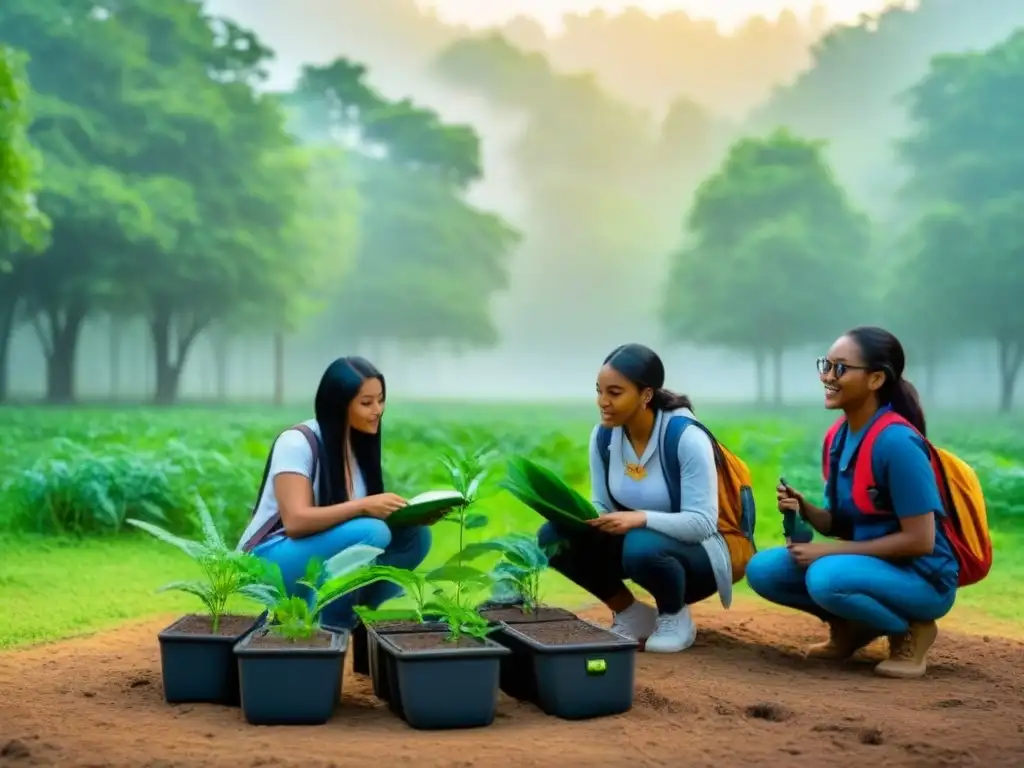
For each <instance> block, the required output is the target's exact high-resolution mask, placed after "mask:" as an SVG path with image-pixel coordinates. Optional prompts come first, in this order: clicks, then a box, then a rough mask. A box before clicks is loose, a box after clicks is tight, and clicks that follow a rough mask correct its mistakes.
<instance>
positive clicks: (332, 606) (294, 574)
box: [253, 517, 431, 629]
mask: <svg viewBox="0 0 1024 768" xmlns="http://www.w3.org/2000/svg"><path fill="white" fill-rule="evenodd" d="M430 542H431V535H430V529H429V528H426V527H424V526H414V527H410V528H397V529H395V530H391V529H390V528H389V527H388V525H387V523H385V522H384V521H382V520H377V519H376V518H373V517H356V518H353V519H352V520H348V521H346V522H344V523H341V524H340V525H336V526H334V527H333V528H328V529H327V530H326V531H321V532H320V533H317V534H314V535H312V536H307V537H305V538H302V539H290V538H288V537H287V536H283V537H281V538H278V539H274V540H273V541H268V542H265V543H263V544H260V545H259V546H258V547H256V548H255V549H254V550H253V554H255V555H257V556H258V557H261V558H263V559H265V560H272V561H273V562H275V563H277V564H278V565H279V566H280V568H281V575H282V576H283V577H284V583H285V585H286V586H287V587H288V591H289V593H290V594H293V595H302V596H306V597H311V595H310V594H309V589H308V588H307V587H304V586H302V585H300V584H296V583H295V582H296V581H298V580H299V579H301V578H302V577H303V576H304V575H305V574H306V567H307V565H308V563H309V561H310V560H311V559H313V558H320V559H321V560H325V561H326V560H329V559H330V558H332V557H334V556H335V555H336V554H338V553H339V552H341V551H343V550H346V549H348V548H349V547H351V546H354V545H356V544H365V545H367V546H371V547H377V548H378V549H383V550H384V553H383V554H382V555H380V556H379V557H378V558H377V562H378V563H379V564H380V565H393V566H395V567H396V568H406V569H408V570H413V569H414V568H416V567H417V566H418V565H419V564H420V563H422V562H423V560H424V559H425V558H426V556H427V552H429V551H430ZM401 593H402V590H401V588H400V587H398V586H396V585H394V584H391V583H390V582H383V581H379V582H377V583H376V584H371V585H370V586H368V587H364V588H362V589H358V590H356V591H355V592H351V593H349V594H347V595H344V596H342V597H339V598H338V599H337V600H333V601H332V602H330V603H328V604H327V606H326V607H325V608H324V610H323V613H322V614H321V616H320V621H321V622H322V623H323V624H325V625H327V626H331V627H338V628H342V629H351V628H352V627H353V626H354V624H355V618H356V617H355V613H354V611H353V610H352V608H353V607H354V606H356V605H365V606H368V607H370V608H376V607H377V606H379V605H380V604H381V603H383V602H384V601H385V600H390V599H391V598H393V597H397V596H398V595H400V594H401Z"/></svg>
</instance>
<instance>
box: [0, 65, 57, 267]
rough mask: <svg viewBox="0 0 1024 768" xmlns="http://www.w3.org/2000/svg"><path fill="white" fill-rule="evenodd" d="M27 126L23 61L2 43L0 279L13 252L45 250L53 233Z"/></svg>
mask: <svg viewBox="0 0 1024 768" xmlns="http://www.w3.org/2000/svg"><path fill="white" fill-rule="evenodd" d="M29 124H30V116H29V111H28V82H27V81H26V78H25V57H24V55H23V54H20V53H18V52H16V51H14V50H12V49H11V48H7V47H5V46H4V45H0V281H2V280H4V276H5V275H7V274H9V273H10V272H11V271H12V269H13V264H12V259H13V257H14V256H15V254H16V253H20V252H22V251H23V250H25V249H26V247H27V248H28V249H29V250H35V249H38V248H39V247H41V246H42V245H43V238H44V237H45V235H46V233H47V230H48V229H49V220H48V219H47V218H46V217H45V216H44V215H43V214H42V213H41V212H40V211H39V209H38V207H37V206H36V197H35V193H36V190H37V187H38V183H39V179H38V174H39V156H38V152H37V151H36V150H35V148H34V147H33V146H32V145H31V144H30V143H29V141H28V126H29Z"/></svg>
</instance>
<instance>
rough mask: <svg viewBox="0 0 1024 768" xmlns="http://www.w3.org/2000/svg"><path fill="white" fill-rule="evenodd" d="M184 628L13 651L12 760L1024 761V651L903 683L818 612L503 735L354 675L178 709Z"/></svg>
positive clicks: (752, 628) (953, 664) (504, 725)
mask: <svg viewBox="0 0 1024 768" xmlns="http://www.w3.org/2000/svg"><path fill="white" fill-rule="evenodd" d="M585 615H589V616H590V617H592V618H595V619H597V620H598V621H601V622H605V621H606V615H605V612H604V611H592V612H587V613H586V614H585ZM169 618H171V617H165V618H164V619H163V620H162V621H158V622H146V623H143V624H134V625H129V626H126V627H124V628H122V629H120V630H117V631H114V632H106V633H102V634H98V635H94V636H91V637H86V638H79V639H76V640H70V641H66V642H62V643H59V644H54V645H46V646H40V647H36V648H31V649H27V650H22V651H15V652H9V653H5V654H2V655H0V765H2V766H5V767H6V766H26V767H27V766H40V765H54V766H61V768H72V767H73V766H95V767H99V766H153V767H154V768H155V767H156V766H160V767H161V768H171V767H175V768H177V767H184V766H233V767H235V766H297V767H299V768H317V767H318V766H362V765H372V764H373V763H374V762H376V764H377V765H380V766H402V765H409V766H416V768H435V767H439V766H459V767H460V768H471V767H472V768H484V767H486V766H522V767H523V768H528V767H530V766H538V767H539V766H558V768H574V767H575V766H584V765H585V766H588V768H590V767H591V766H597V767H601V766H608V767H609V768H611V767H613V766H614V768H620V767H621V766H656V765H664V766H669V765H671V766H680V765H686V766H716V768H731V766H749V765H756V764H759V763H764V764H767V763H768V762H769V761H773V760H777V761H780V762H781V763H784V764H786V765H787V766H813V767H814V768H820V766H823V765H827V766H831V767H832V768H835V767H836V766H864V765H876V766H921V767H922V768H925V767H927V768H935V766H969V765H978V766H986V765H987V766H997V765H999V766H1012V765H1024V680H1022V668H1024V645H1022V644H1020V643H1017V642H1014V641H1011V640H1006V639H1001V638H996V637H972V636H966V635H961V634H956V633H954V632H951V631H950V632H944V633H943V634H942V635H940V638H939V640H938V642H937V643H936V646H935V648H934V650H933V652H932V667H931V670H930V674H929V675H928V677H927V678H925V679H923V680H915V681H900V680H887V679H882V678H877V677H875V676H874V675H873V674H872V672H871V665H870V663H868V662H867V661H864V660H861V661H854V662H851V663H848V664H838V665H837V664H830V663H827V662H809V661H805V660H803V659H801V658H800V657H799V650H798V649H799V648H801V647H802V646H804V645H805V644H806V643H808V642H813V641H814V640H817V639H819V638H820V637H821V634H822V625H820V624H819V623H818V622H816V621H814V620H812V619H809V618H807V617H804V616H801V615H796V614H792V613H788V612H787V613H780V612H776V611H772V610H767V609H764V608H760V607H757V606H756V605H754V606H746V605H739V606H734V608H733V610H731V611H729V612H723V611H721V609H720V608H719V609H716V608H714V607H709V608H703V609H702V610H699V611H698V616H697V618H698V626H700V627H701V631H700V634H699V636H698V639H697V643H696V645H695V646H694V648H692V649H691V650H690V651H688V652H686V653H684V654H679V655H669V656H658V655H654V654H640V655H639V657H638V667H637V683H636V685H637V689H636V702H635V705H634V707H633V709H632V711H630V712H628V713H626V714H624V715H620V716H617V717H610V718H601V719H597V720H591V721H585V722H574V723H573V722H564V721H561V720H558V719H556V718H552V717H547V716H545V715H543V714H542V713H541V712H540V711H539V710H537V709H535V708H534V707H532V706H529V705H525V704H519V703H517V702H516V701H515V700H512V699H509V698H508V697H506V696H504V694H502V696H501V701H500V704H499V709H498V719H497V721H496V722H495V723H494V725H493V726H491V727H489V728H482V729H475V730H469V731H447V732H423V731H414V730H412V729H411V728H409V727H408V726H406V725H405V724H404V723H402V722H401V721H400V720H398V719H397V718H395V717H394V716H393V715H391V714H390V713H389V712H388V710H387V709H386V707H384V706H383V705H382V704H380V703H379V702H378V701H377V700H376V699H374V697H373V695H372V693H371V691H370V685H369V682H368V681H367V680H365V679H363V678H356V677H353V676H352V675H351V673H350V672H348V671H347V672H346V676H345V681H344V686H343V694H342V699H343V701H342V704H341V706H340V707H339V709H338V711H337V713H336V715H335V717H334V719H333V720H331V721H330V722H329V723H328V724H327V725H324V726H319V727H313V728H309V727H278V728H266V727H263V728H255V727H252V726H248V725H246V724H245V722H244V721H243V719H242V715H241V713H240V711H239V710H238V709H229V708H221V707H215V706H203V705H196V706H193V705H181V706H174V707H172V706H169V705H167V704H165V703H164V701H163V699H162V695H161V685H160V665H159V649H158V646H157V641H156V636H155V635H156V632H157V631H158V630H159V629H162V628H163V627H164V626H166V625H167V624H168V623H169ZM881 652H882V649H881V648H877V647H872V648H870V649H868V651H867V652H866V655H868V656H871V657H874V658H876V659H877V658H879V657H880V654H881Z"/></svg>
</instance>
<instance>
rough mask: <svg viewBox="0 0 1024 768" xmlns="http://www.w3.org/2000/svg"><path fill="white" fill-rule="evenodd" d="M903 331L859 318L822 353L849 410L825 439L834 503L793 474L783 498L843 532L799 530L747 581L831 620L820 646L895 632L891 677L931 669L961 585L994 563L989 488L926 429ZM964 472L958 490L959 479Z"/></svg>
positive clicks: (828, 399)
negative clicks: (909, 375) (806, 533)
mask: <svg viewBox="0 0 1024 768" xmlns="http://www.w3.org/2000/svg"><path fill="white" fill-rule="evenodd" d="M904 364H905V359H904V353H903V347H902V345H901V344H900V342H899V340H898V339H897V338H896V337H895V336H893V335H892V334H891V333H889V332H888V331H885V330H883V329H881V328H875V327H859V328H854V329H853V330H851V331H849V332H848V333H846V334H845V335H843V336H842V337H840V338H839V339H838V340H837V341H836V342H835V343H834V344H833V345H832V348H831V349H830V350H829V352H828V355H826V356H825V357H823V358H821V359H819V360H818V373H819V375H820V378H821V382H822V384H823V385H824V387H825V407H826V408H828V409H832V410H842V411H843V414H844V415H843V417H842V418H841V419H839V421H837V422H836V423H835V424H834V425H833V427H832V428H831V429H830V430H829V432H828V434H827V435H826V438H825V441H824V444H823V447H822V474H823V477H824V479H825V503H824V506H823V507H817V506H815V505H814V504H811V503H810V502H809V501H807V500H806V499H805V498H804V496H803V494H801V493H799V492H798V491H796V490H794V489H793V488H790V487H789V486H788V485H786V484H785V482H784V481H780V484H779V486H778V489H777V492H778V501H779V510H780V511H781V512H783V513H784V514H785V513H789V514H793V513H798V514H799V515H800V517H801V518H802V519H803V520H804V521H806V522H807V523H809V524H810V526H811V527H813V529H814V530H815V531H817V532H818V533H820V534H821V535H823V536H827V537H832V538H835V539H838V540H839V541H837V542H836V543H834V544H825V543H817V542H812V541H796V540H790V541H789V542H788V543H787V546H786V547H784V548H783V547H778V548H774V549H769V550H765V551H762V552H759V553H758V554H756V555H755V556H754V557H753V558H752V559H751V561H750V563H749V565H748V566H747V581H748V583H749V584H750V586H751V587H752V588H753V590H754V591H755V592H756V593H757V594H759V595H760V596H761V597H763V598H765V599H766V600H770V601H772V602H774V603H777V604H780V605H785V606H788V607H791V608H797V609H799V610H802V611H805V612H807V613H810V614H812V615H814V616H817V617H818V618H820V619H822V620H823V621H825V622H826V623H828V625H829V640H828V641H827V642H824V643H820V644H818V645H815V646H812V647H811V648H810V649H809V650H808V656H811V657H816V658H830V659H846V658H849V657H850V656H852V655H853V654H854V653H855V652H856V651H857V650H859V649H860V648H863V647H864V646H866V645H868V644H869V643H870V642H872V641H873V640H874V639H875V638H878V637H881V636H882V635H887V636H888V640H889V658H888V659H886V660H885V661H882V662H881V663H879V664H878V665H877V666H876V667H875V671H876V672H877V673H878V674H879V675H882V676H885V677H900V678H910V677H920V676H921V675H923V674H924V673H925V670H926V666H927V664H926V661H927V654H928V650H929V649H930V648H931V646H932V644H933V643H934V642H935V638H936V636H937V634H938V630H937V627H936V620H937V619H940V618H942V617H943V616H945V615H946V614H947V613H948V612H949V611H950V609H951V608H952V607H953V603H954V602H955V600H956V595H957V589H958V587H959V586H963V585H965V584H969V583H973V582H974V581H977V580H979V579H980V578H983V577H984V575H985V573H987V571H988V568H989V566H990V564H991V544H990V542H989V540H988V535H987V527H986V524H985V519H984V518H985V514H984V499H983V498H982V497H981V494H980V486H979V485H978V484H977V478H976V477H975V476H974V474H973V472H972V471H971V470H970V468H969V467H968V466H967V465H966V464H964V463H963V462H961V461H960V460H959V459H957V458H956V457H955V456H953V455H952V454H949V453H947V452H945V451H941V450H938V449H935V448H934V447H933V446H932V445H931V444H930V443H929V442H928V440H927V439H926V437H925V433H926V426H925V418H924V412H923V411H922V409H921V405H920V402H919V400H918V397H917V392H916V390H915V389H914V387H913V386H912V385H911V384H910V382H909V381H907V380H905V379H904V378H903V369H904ZM954 474H955V475H956V479H957V480H958V482H957V483H956V491H955V492H951V490H950V487H951V486H950V482H949V480H950V479H951V478H952V476H953V475H954Z"/></svg>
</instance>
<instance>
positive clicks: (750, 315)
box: [662, 130, 872, 401]
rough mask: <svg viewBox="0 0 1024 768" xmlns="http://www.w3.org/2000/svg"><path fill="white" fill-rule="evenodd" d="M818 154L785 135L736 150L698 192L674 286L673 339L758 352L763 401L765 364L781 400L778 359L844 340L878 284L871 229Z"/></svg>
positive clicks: (670, 287)
mask: <svg viewBox="0 0 1024 768" xmlns="http://www.w3.org/2000/svg"><path fill="white" fill-rule="evenodd" d="M822 150H823V145H822V143H821V142H817V141H810V140H806V139H802V138H799V137H796V136H793V135H792V134H790V133H788V132H787V131H785V130H778V131H776V132H774V133H772V134H771V135H769V136H767V137H765V138H746V139H741V140H739V141H738V142H736V143H735V144H734V145H733V147H732V148H731V149H730V151H729V153H728V156H727V157H726V159H725V161H724V163H723V164H722V166H721V168H719V169H718V170H717V171H716V172H715V173H713V174H712V175H711V176H710V177H708V178H707V179H706V180H705V181H704V182H703V183H702V184H701V186H700V187H699V188H698V190H697V193H696V195H695V199H694V204H693V207H692V209H691V210H690V212H689V216H688V218H687V222H686V224H687V228H688V231H689V238H688V242H687V244H686V245H685V246H684V247H683V248H681V249H680V250H679V251H677V252H676V254H675V255H674V257H673V260H672V266H671V270H670V275H669V279H668V281H667V283H666V291H665V294H664V303H663V309H662V319H663V322H664V324H665V327H666V330H667V332H668V334H669V335H670V337H672V338H674V339H676V340H679V341H689V342H692V343H705V344H714V345H720V346H724V347H731V348H734V349H738V350H743V351H746V352H750V353H751V354H753V355H754V356H755V359H756V361H757V364H758V379H759V382H758V384H759V388H758V391H759V393H760V394H761V397H762V399H763V397H764V363H765V360H766V356H768V355H771V356H773V357H774V359H775V365H776V388H775V399H776V401H781V399H782V392H781V385H780V384H779V382H780V381H781V373H780V364H781V356H782V353H783V352H784V351H785V350H786V349H787V348H790V347H793V346H797V345H799V344H802V343H808V342H814V341H819V340H820V339H821V338H822V337H823V336H825V335H827V334H830V333H832V332H836V333H838V332H842V330H843V329H844V326H845V324H846V322H847V321H849V320H850V319H851V314H848V313H851V312H855V311H856V310H857V309H858V308H859V307H858V304H860V306H863V304H861V302H862V301H863V298H862V297H863V296H866V295H867V290H868V286H869V285H870V280H871V277H872V276H871V274H870V270H868V269H867V268H866V267H867V265H866V263H865V259H866V256H867V254H868V252H869V248H870V229H869V226H868V222H867V220H866V218H865V217H864V216H863V215H862V214H860V213H859V212H857V211H855V210H854V209H853V208H852V207H851V205H850V203H849V201H848V200H847V198H846V195H845V192H844V191H843V190H842V188H841V187H840V186H839V185H838V184H837V183H836V180H835V178H834V176H833V174H832V171H831V169H830V168H829V167H828V165H827V164H826V163H825V161H824V159H823V157H822ZM837 298H839V299H840V300H839V301H837ZM837 307H839V308H841V309H840V311H837Z"/></svg>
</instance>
